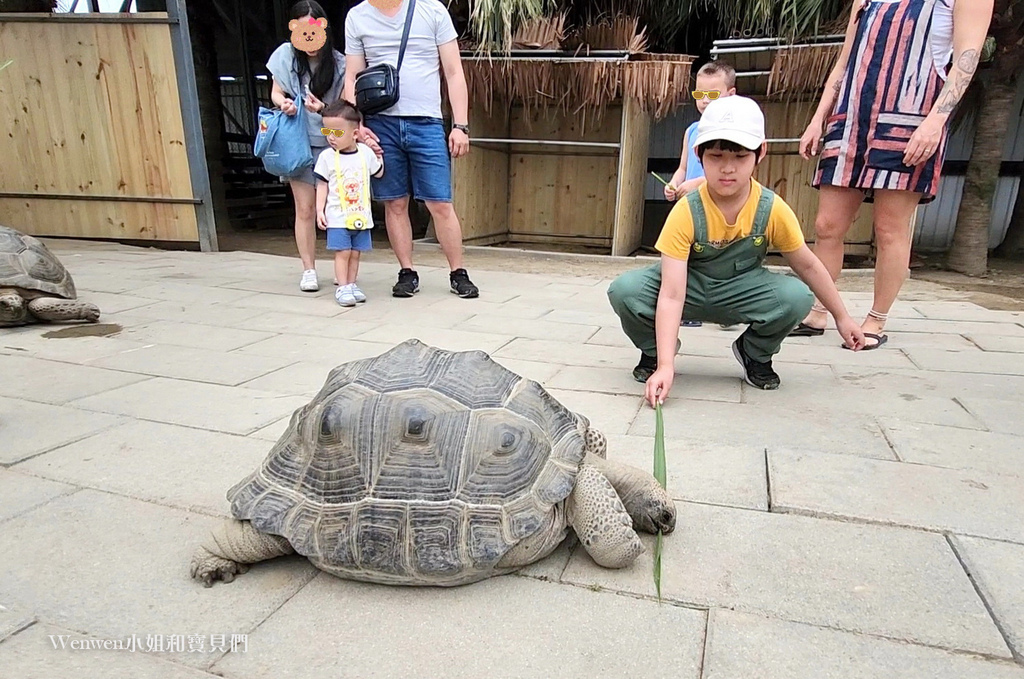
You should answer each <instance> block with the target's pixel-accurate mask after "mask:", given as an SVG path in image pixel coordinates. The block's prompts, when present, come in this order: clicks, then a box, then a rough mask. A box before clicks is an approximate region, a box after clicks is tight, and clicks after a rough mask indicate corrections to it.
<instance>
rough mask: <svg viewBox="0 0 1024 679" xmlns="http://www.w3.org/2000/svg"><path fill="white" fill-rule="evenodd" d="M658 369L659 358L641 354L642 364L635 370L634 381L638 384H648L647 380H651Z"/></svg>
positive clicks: (638, 364)
mask: <svg viewBox="0 0 1024 679" xmlns="http://www.w3.org/2000/svg"><path fill="white" fill-rule="evenodd" d="M657 369H658V357H657V356H648V355H647V354H643V353H641V354H640V362H639V363H637V364H636V367H635V368H633V379H634V380H636V381H637V382H640V383H643V384H646V383H647V380H649V379H650V378H651V375H653V374H654V371H655V370H657Z"/></svg>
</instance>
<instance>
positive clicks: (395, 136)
mask: <svg viewBox="0 0 1024 679" xmlns="http://www.w3.org/2000/svg"><path fill="white" fill-rule="evenodd" d="M366 126H367V127H369V128H370V129H371V130H372V131H373V133H374V134H375V135H377V137H378V138H379V139H380V148H381V150H383V151H384V176H383V177H381V178H380V179H377V178H376V177H374V178H373V179H372V180H371V181H372V185H373V197H374V199H375V200H396V199H398V198H405V197H406V196H408V195H409V192H410V190H411V191H412V196H413V198H415V199H416V200H424V201H427V200H429V201H431V202H436V203H450V202H452V170H451V157H450V156H449V155H448V139H447V137H446V136H445V133H444V123H443V122H442V120H441V119H440V118H428V117H425V116H403V117H398V116H385V115H376V116H367V117H366Z"/></svg>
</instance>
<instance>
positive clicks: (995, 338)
mask: <svg viewBox="0 0 1024 679" xmlns="http://www.w3.org/2000/svg"><path fill="white" fill-rule="evenodd" d="M968 339H970V340H971V342H973V343H974V344H976V345H977V346H978V347H980V348H981V349H982V350H983V351H997V352H1004V353H1012V354H1024V337H1006V336H1003V335H968Z"/></svg>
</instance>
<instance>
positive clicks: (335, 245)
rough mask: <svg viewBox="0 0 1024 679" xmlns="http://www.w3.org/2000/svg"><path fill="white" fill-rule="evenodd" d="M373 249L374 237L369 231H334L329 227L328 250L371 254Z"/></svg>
mask: <svg viewBox="0 0 1024 679" xmlns="http://www.w3.org/2000/svg"><path fill="white" fill-rule="evenodd" d="M372 248H373V237H372V236H370V230H369V229H363V230H362V231H356V230H355V229H332V228H330V227H327V249H328V250H355V251H356V252H369V251H370V250H371V249H372Z"/></svg>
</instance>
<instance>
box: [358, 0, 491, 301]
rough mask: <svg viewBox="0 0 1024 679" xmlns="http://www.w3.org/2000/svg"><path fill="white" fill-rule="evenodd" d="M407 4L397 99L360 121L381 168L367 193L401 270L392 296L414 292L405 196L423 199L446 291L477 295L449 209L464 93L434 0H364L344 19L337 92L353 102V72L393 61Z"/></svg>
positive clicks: (448, 27) (448, 25)
mask: <svg viewBox="0 0 1024 679" xmlns="http://www.w3.org/2000/svg"><path fill="white" fill-rule="evenodd" d="M410 6H411V7H412V11H413V15H412V24H411V26H410V29H409V40H408V43H407V45H406V49H405V56H404V58H403V61H402V68H401V69H400V71H399V83H400V87H399V101H398V103H397V104H395V105H394V106H392V107H391V108H389V109H387V110H386V111H382V112H380V113H378V114H375V115H372V116H366V120H365V125H366V127H367V128H369V130H370V131H371V132H372V133H373V134H374V135H375V136H376V137H377V139H379V143H380V147H381V149H382V150H383V152H384V162H385V164H386V165H387V168H388V171H387V173H386V174H385V175H384V177H383V178H381V179H374V180H373V195H374V198H376V199H377V200H381V201H383V202H384V205H385V222H386V224H387V229H388V238H389V240H390V241H391V247H392V249H393V250H394V251H395V255H396V256H397V257H398V262H399V264H400V266H401V267H402V268H401V270H400V271H399V272H398V282H397V283H396V284H395V286H394V287H393V288H392V294H393V295H394V296H395V297H412V296H413V295H414V294H415V293H417V292H419V275H418V274H417V273H416V271H415V270H414V269H413V263H412V224H411V222H410V221H409V194H410V189H411V192H412V196H413V197H414V198H416V199H417V200H422V201H424V202H425V203H426V205H427V209H429V210H430V214H431V216H432V217H433V218H434V229H435V231H436V232H437V239H438V241H440V243H441V249H442V250H443V251H444V254H445V257H447V259H448V264H449V267H450V268H451V274H450V282H451V291H452V292H453V293H455V294H457V295H458V296H459V297H466V298H472V297H478V296H479V295H480V291H479V289H478V288H477V287H476V286H475V285H474V284H473V282H472V281H470V280H469V274H468V273H466V270H465V269H464V268H462V228H461V226H460V225H459V218H458V216H457V215H456V214H455V209H454V207H453V206H452V184H451V160H450V158H459V157H461V156H464V155H466V153H468V152H469V92H468V90H467V88H466V78H465V74H464V73H463V71H462V59H461V57H460V56H459V44H458V41H457V38H458V34H457V33H456V31H455V26H454V25H453V24H452V19H451V17H450V16H449V14H448V10H447V9H445V6H444V5H443V4H442V3H441V2H440V1H439V0H364V1H363V2H361V3H359V4H358V5H356V6H355V7H353V8H352V9H351V10H350V11H349V13H348V16H347V17H346V19H345V65H346V67H345V89H344V96H345V98H346V99H348V100H349V101H355V80H356V76H357V75H358V74H359V73H360V72H361V71H363V70H364V69H365V68H366V67H367V66H368V65H369V66H374V65H377V64H380V63H389V64H391V65H392V66H397V65H398V53H399V49H400V47H401V43H402V33H403V30H404V28H405V21H406V16H407V13H408V12H409V10H410ZM442 70H443V71H444V76H445V82H446V83H447V86H448V97H449V99H450V102H451V108H452V113H453V117H454V121H453V129H452V131H451V133H450V134H449V135H448V136H447V139H446V138H445V136H446V135H445V130H444V121H443V118H442V114H441V71H442Z"/></svg>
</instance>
